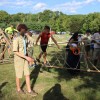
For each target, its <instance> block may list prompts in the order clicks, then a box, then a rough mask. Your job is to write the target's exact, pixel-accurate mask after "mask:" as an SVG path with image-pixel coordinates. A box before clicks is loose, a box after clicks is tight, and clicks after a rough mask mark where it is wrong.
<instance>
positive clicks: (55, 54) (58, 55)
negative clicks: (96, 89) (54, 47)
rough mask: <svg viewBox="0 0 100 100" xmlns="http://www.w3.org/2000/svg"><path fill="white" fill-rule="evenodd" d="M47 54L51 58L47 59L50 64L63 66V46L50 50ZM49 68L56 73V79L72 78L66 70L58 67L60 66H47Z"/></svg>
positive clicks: (64, 54) (64, 52)
mask: <svg viewBox="0 0 100 100" xmlns="http://www.w3.org/2000/svg"><path fill="white" fill-rule="evenodd" d="M48 56H51V57H52V58H51V60H50V61H49V62H50V64H51V66H58V67H64V66H65V64H66V62H65V59H66V50H65V47H63V48H62V49H61V50H60V51H51V52H50V53H49V54H48ZM49 69H50V70H54V72H57V73H58V76H57V79H58V81H61V80H62V79H65V80H66V81H67V80H70V79H72V78H73V76H71V75H70V74H69V73H68V71H67V70H65V69H60V68H58V69H57V68H49Z"/></svg>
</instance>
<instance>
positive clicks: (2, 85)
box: [0, 82, 8, 98]
mask: <svg viewBox="0 0 100 100" xmlns="http://www.w3.org/2000/svg"><path fill="white" fill-rule="evenodd" d="M6 84H8V82H4V83H2V84H1V85H0V98H2V97H3V94H2V91H1V90H2V88H3V87H4V86H6Z"/></svg>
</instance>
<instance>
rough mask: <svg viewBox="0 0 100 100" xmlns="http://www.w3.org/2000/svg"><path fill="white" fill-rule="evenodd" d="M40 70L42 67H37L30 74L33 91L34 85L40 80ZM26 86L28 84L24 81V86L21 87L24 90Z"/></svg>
mask: <svg viewBox="0 0 100 100" xmlns="http://www.w3.org/2000/svg"><path fill="white" fill-rule="evenodd" d="M40 68H41V67H40V66H37V67H35V68H34V69H33V71H32V72H31V74H30V80H31V81H32V84H31V89H32V90H33V88H34V85H35V83H36V80H37V78H38V75H39V72H40ZM25 84H26V82H25V81H24V82H23V84H22V86H21V89H23V88H24V86H25Z"/></svg>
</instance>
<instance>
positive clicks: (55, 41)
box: [51, 36, 60, 49]
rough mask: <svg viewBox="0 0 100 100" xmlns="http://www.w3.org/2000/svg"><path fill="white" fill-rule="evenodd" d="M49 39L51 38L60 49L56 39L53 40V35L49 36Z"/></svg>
mask: <svg viewBox="0 0 100 100" xmlns="http://www.w3.org/2000/svg"><path fill="white" fill-rule="evenodd" d="M51 39H52V40H53V42H54V43H55V44H56V45H57V47H58V48H59V49H60V47H59V45H58V43H57V41H56V40H55V38H54V37H53V36H51Z"/></svg>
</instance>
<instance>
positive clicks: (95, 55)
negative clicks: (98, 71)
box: [93, 48, 100, 60]
mask: <svg viewBox="0 0 100 100" xmlns="http://www.w3.org/2000/svg"><path fill="white" fill-rule="evenodd" d="M93 59H94V60H95V59H100V49H99V48H98V49H94V52H93Z"/></svg>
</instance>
